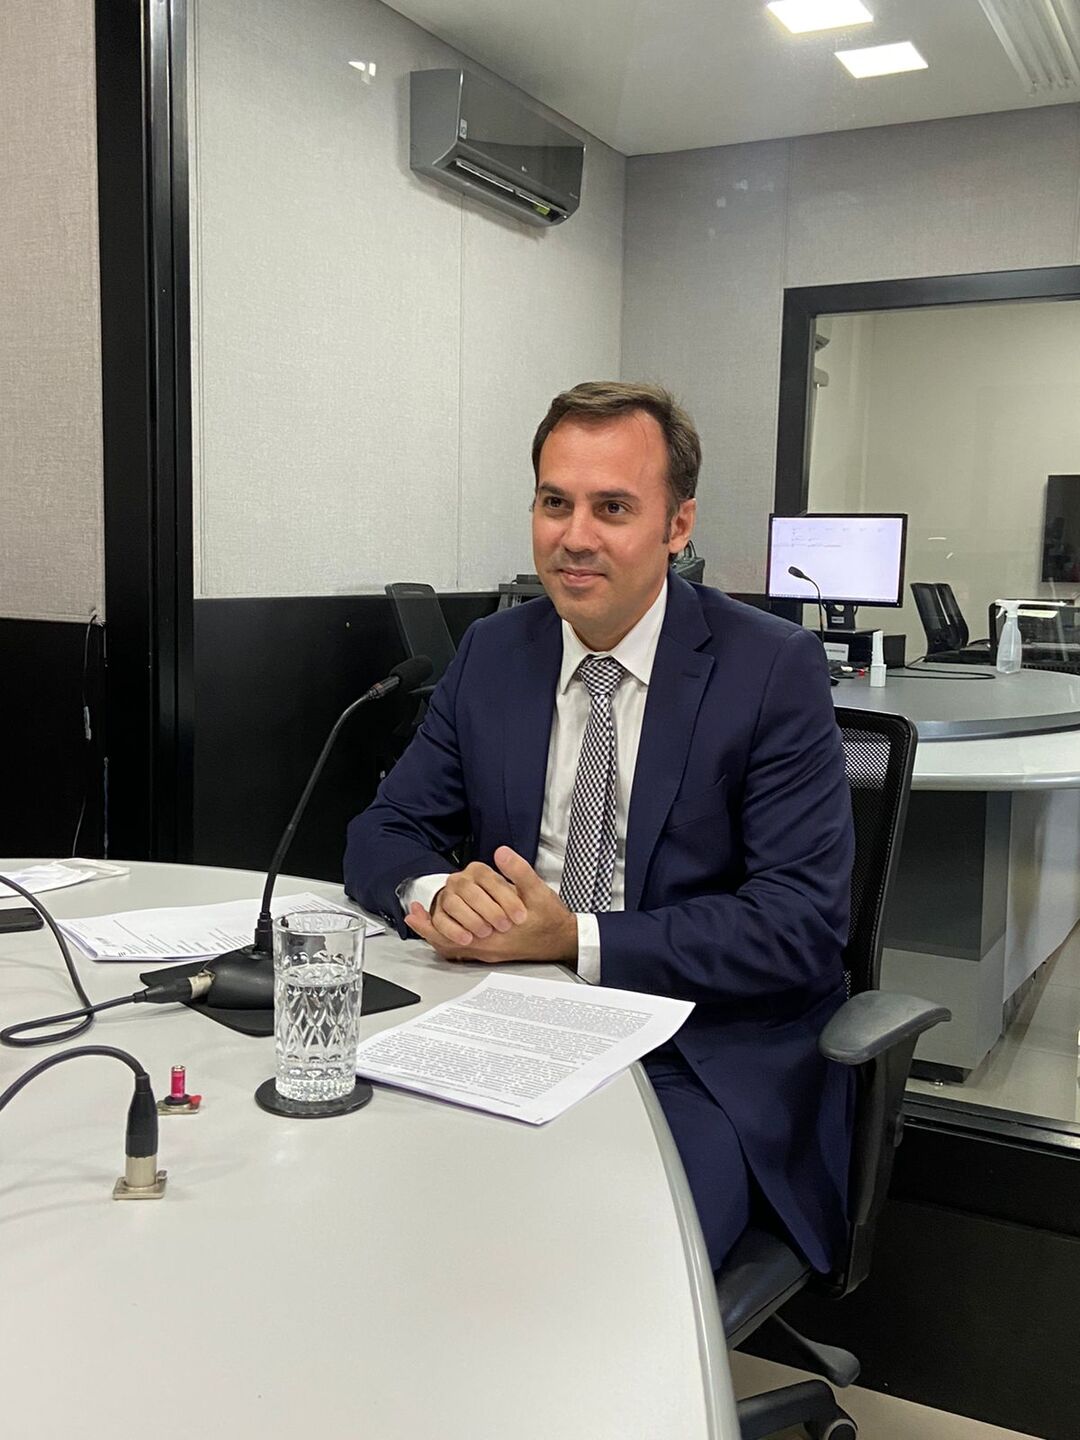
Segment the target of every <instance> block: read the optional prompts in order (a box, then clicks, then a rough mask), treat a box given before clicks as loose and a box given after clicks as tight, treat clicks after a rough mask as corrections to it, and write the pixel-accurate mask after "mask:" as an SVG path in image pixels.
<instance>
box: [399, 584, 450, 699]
mask: <svg viewBox="0 0 1080 1440" xmlns="http://www.w3.org/2000/svg"><path fill="white" fill-rule="evenodd" d="M386 593H387V595H389V596H390V603H391V605H392V606H393V610H394V620H395V622H396V624H397V628H398V634H399V635H400V636H401V643H402V644H403V645H404V646H405V652H406V654H408V655H410V656H411V655H426V656H427V657H428V659H429V660H430V661H431V676H430V678H429V680H428V684H429V685H434V684H436V682H437V681H439V680H441V679H442V675H443V672H444V671H445V669H446V667H447V666H448V665H449V664H450V661H451V660H453V658H454V654H455V647H454V642H453V640H452V638H451V636H450V631H449V630H448V629H447V626H446V620H445V618H444V616H443V612H442V606H441V605H440V604H439V597H438V596H437V595H436V594H435V591H434V590H433V589H432V587H431V586H430V585H422V584H419V583H418V582H414V581H409V580H397V581H395V582H394V583H393V584H392V585H387V587H386Z"/></svg>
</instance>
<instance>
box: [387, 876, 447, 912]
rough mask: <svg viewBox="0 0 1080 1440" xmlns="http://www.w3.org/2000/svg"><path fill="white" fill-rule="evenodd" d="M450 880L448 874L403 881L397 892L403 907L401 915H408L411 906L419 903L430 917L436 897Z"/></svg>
mask: <svg viewBox="0 0 1080 1440" xmlns="http://www.w3.org/2000/svg"><path fill="white" fill-rule="evenodd" d="M449 879H450V876H449V874H446V875H418V876H417V877H416V879H415V880H403V881H402V882H401V884H400V885H399V886H398V887H397V890H396V892H395V893H396V895H397V898H398V903H399V904H400V906H401V913H402V914H403V915H407V914H408V913H409V906H410V905H414V904H416V903H417V902H419V904H421V905H422V906H423V907H424V909H425V910H426V911H427V912H428V914H429V915H430V914H431V905H432V902H433V901H434V899H435V896H436V895H437V894H438V893H439V891H440V890H441V889H442V888H443V886H444V885H445V884H446V882H447V881H448V880H449Z"/></svg>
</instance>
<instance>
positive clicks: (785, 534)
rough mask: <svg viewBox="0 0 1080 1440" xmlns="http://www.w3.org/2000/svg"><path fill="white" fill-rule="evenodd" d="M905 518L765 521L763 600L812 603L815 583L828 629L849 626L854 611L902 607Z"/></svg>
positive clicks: (784, 517) (784, 518)
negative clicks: (866, 607)
mask: <svg viewBox="0 0 1080 1440" xmlns="http://www.w3.org/2000/svg"><path fill="white" fill-rule="evenodd" d="M907 518H908V517H907V516H906V515H823V514H814V515H770V516H769V558H768V564H767V567H766V572H765V573H766V576H767V582H766V589H767V591H768V594H769V595H770V596H772V597H775V598H777V599H787V600H809V601H811V602H816V601H817V599H818V591H817V590H816V589H815V588H814V584H815V582H816V584H817V586H818V587H819V589H820V591H821V600H822V603H823V604H824V605H825V607H826V612H827V614H828V617H829V623H830V625H833V626H837V625H843V626H851V625H853V624H854V623H855V609H856V607H857V606H859V605H890V606H900V605H902V604H903V603H904V554H905V548H906V543H907ZM793 568H794V569H795V570H800V571H802V573H803V575H804V576H805V577H806V578H805V579H800V578H798V577H796V576H795V575H792V573H791V570H792V569H793Z"/></svg>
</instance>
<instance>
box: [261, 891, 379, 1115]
mask: <svg viewBox="0 0 1080 1440" xmlns="http://www.w3.org/2000/svg"><path fill="white" fill-rule="evenodd" d="M288 918H289V919H290V920H293V921H294V922H295V921H298V920H300V919H301V918H302V917H301V916H295V917H292V916H290V917H288ZM321 941H326V942H328V943H327V944H326V945H325V946H323V947H322V948H320V942H321ZM342 941H344V944H341V943H339V942H342ZM350 941H351V942H353V943H354V946H355V948H356V950H357V951H359V950H360V946H361V945H362V932H361V935H359V936H352V935H347V936H341V935H321V936H316V935H310V934H309V935H305V936H299V935H296V934H295V933H294V934H293V935H291V936H290V937H288V938H287V939H285V940H284V942H283V943H282V944H281V945H279V949H278V955H277V957H276V964H275V967H274V1011H275V1024H274V1036H275V1041H276V1046H277V1072H276V1077H275V1083H276V1086H277V1091H278V1094H279V1095H283V1096H285V1097H286V1098H287V1099H289V1100H301V1101H312V1102H318V1101H325V1100H336V1099H338V1098H340V1097H341V1096H343V1095H348V1094H349V1092H350V1091H351V1090H352V1088H353V1085H354V1083H355V1078H356V1045H357V1038H358V1035H359V1020H360V997H361V981H362V962H361V953H362V952H361V953H357V954H350V953H349V942H350ZM311 942H314V943H311ZM294 947H295V948H294ZM283 952H284V953H283Z"/></svg>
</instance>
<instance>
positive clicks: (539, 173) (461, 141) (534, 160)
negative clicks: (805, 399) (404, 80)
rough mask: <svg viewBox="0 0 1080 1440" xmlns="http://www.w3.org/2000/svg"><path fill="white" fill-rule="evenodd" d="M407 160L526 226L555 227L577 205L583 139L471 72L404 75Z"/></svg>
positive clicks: (452, 71)
mask: <svg viewBox="0 0 1080 1440" xmlns="http://www.w3.org/2000/svg"><path fill="white" fill-rule="evenodd" d="M409 111H410V121H409V163H410V165H411V167H412V169H413V170H414V171H415V172H416V173H417V174H418V175H426V176H428V177H429V178H430V179H433V180H438V181H440V182H441V183H442V184H444V185H449V186H451V187H452V188H453V189H455V190H459V191H463V192H464V193H465V194H467V195H472V196H474V197H476V198H477V199H478V200H482V201H484V202H485V203H486V204H488V205H493V206H494V207H495V208H496V209H498V210H502V211H504V212H506V213H508V214H511V215H516V216H517V217H518V219H520V220H524V221H525V222H526V223H527V224H530V225H537V226H543V227H545V228H546V227H550V226H552V225H559V224H561V223H562V221H564V220H566V219H568V218H569V216H571V215H573V213H574V211H575V210H576V209H577V208H578V206H579V204H580V203H581V174H582V168H583V165H584V160H585V143H584V141H582V140H579V139H578V137H577V136H576V135H573V134H571V132H570V131H569V130H565V129H563V128H562V127H561V126H559V125H556V124H554V123H553V122H552V121H550V120H548V119H546V118H545V117H544V116H543V115H542V114H540V113H539V111H538V110H536V109H534V108H532V107H531V106H530V105H528V104H527V103H526V102H525V101H523V100H521V99H520V98H519V97H517V96H515V95H511V94H509V93H507V92H504V91H503V90H500V89H498V88H497V87H496V86H494V85H491V84H489V83H488V82H487V81H485V80H481V79H480V78H479V77H478V76H476V75H473V74H471V73H470V72H469V71H468V70H414V71H413V73H412V74H411V75H410V77H409Z"/></svg>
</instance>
